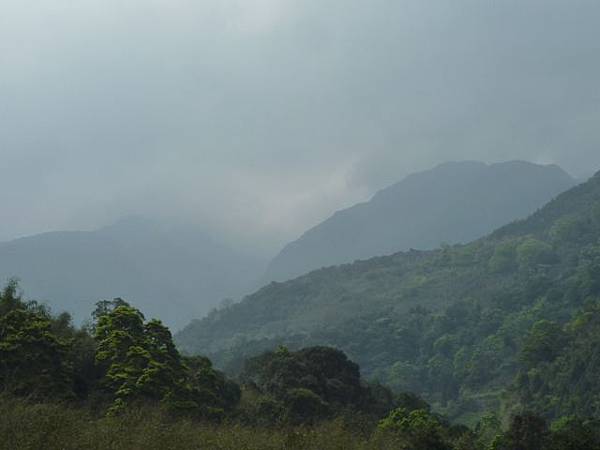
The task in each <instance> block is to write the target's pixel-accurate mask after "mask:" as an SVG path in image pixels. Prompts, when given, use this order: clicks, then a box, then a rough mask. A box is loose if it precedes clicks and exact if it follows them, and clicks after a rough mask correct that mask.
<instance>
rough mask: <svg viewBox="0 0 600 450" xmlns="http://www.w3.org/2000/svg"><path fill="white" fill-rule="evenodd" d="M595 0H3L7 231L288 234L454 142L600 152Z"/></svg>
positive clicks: (541, 153) (593, 160) (1, 152)
mask: <svg viewBox="0 0 600 450" xmlns="http://www.w3.org/2000/svg"><path fill="white" fill-rule="evenodd" d="M599 24H600V2H599V1H597V0H590V1H578V0H563V1H555V0H539V1H533V0H531V1H527V0H445V1H436V0H427V1H424V0H363V1H356V0H297V1H292V0H289V1H288V0H127V1H123V0H14V1H13V0H0V157H1V159H0V208H1V210H2V215H1V216H0V219H1V220H0V239H8V238H12V237H15V236H21V235H25V234H31V233H36V232H41V231H46V230H55V229H65V228H68V229H74V228H82V229H89V228H94V227H97V226H102V225H105V224H108V223H110V222H112V221H114V220H116V219H118V218H119V217H121V216H125V215H130V214H143V215H147V216H151V217H165V218H171V219H177V220H183V221H189V222H193V223H197V224H201V225H203V226H206V227H208V228H218V229H220V230H222V231H223V232H224V233H226V234H229V236H238V237H239V238H240V239H254V240H255V242H260V243H261V245H262V246H264V247H269V248H273V249H274V248H276V247H277V246H279V245H280V244H282V243H283V242H285V241H287V240H290V239H292V238H295V237H297V235H298V234H299V233H301V232H302V231H304V230H305V229H306V228H307V227H309V226H312V225H314V224H315V223H317V222H318V221H320V220H322V219H324V218H325V217H327V216H329V215H330V214H331V213H332V211H334V210H336V209H340V208H342V207H345V206H348V205H350V204H352V203H354V202H356V201H360V200H364V199H366V198H368V197H369V196H370V195H371V194H372V193H373V192H374V191H375V190H377V189H379V188H381V187H383V186H385V185H387V184H390V183H392V182H395V181H398V180H400V179H401V178H402V177H403V176H405V175H406V174H408V173H410V172H413V171H415V170H421V169H425V168H429V167H430V166H432V165H435V164H437V163H441V162H444V161H448V160H462V159H477V160H483V161H502V160H508V159H526V160H530V161H534V162H543V163H557V164H559V165H561V166H562V167H563V168H565V169H566V170H567V171H569V172H570V173H572V174H573V175H575V176H582V175H588V174H591V172H593V171H594V170H595V169H600V31H598V30H599V28H598V27H599Z"/></svg>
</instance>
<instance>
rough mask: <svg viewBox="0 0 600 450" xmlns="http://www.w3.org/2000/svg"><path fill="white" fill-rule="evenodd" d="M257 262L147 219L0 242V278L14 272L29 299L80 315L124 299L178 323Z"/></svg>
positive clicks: (242, 282) (233, 288) (255, 268)
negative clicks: (106, 301) (98, 304)
mask: <svg viewBox="0 0 600 450" xmlns="http://www.w3.org/2000/svg"><path fill="white" fill-rule="evenodd" d="M260 264H261V263H260V261H256V260H254V259H253V258H250V257H249V256H248V255H243V254H240V253H238V252H235V251H233V250H232V249H229V248H227V247H225V246H223V245H221V244H219V243H217V242H215V241H213V240H212V239H210V238H209V237H208V236H206V235H205V234H204V233H203V232H202V231H200V230H197V229H193V228H184V227H179V226H170V225H165V224H158V223H154V222H151V221H147V220H144V219H127V220H124V221H121V222H119V223H117V224H115V225H113V226H109V227H106V228H103V229H100V230H97V231H91V232H79V231H72V232H53V233H45V234H41V235H36V236H32V237H27V238H22V239H17V240H14V241H11V242H6V243H2V244H0V279H6V278H8V277H13V276H16V277H19V278H20V279H21V285H22V286H23V288H24V289H25V291H26V292H27V294H28V295H29V296H31V297H33V298H37V299H38V300H41V301H44V300H46V299H48V300H49V301H50V302H49V305H50V306H51V307H52V308H53V309H54V310H57V311H61V310H67V311H69V312H72V313H73V315H74V317H75V319H76V320H81V319H84V318H87V317H89V314H90V312H91V310H92V307H93V304H94V302H96V301H97V300H100V299H106V298H109V299H111V298H113V297H123V298H125V299H127V300H128V301H130V302H131V303H133V304H134V305H136V306H138V307H140V308H141V309H143V310H144V311H146V312H147V314H148V315H149V316H151V317H161V318H162V319H163V320H164V321H165V322H166V323H167V324H169V325H170V326H173V327H176V328H177V327H180V326H182V325H184V324H185V323H186V322H187V321H188V320H189V317H190V316H192V317H193V316H197V315H199V314H200V315H201V314H206V312H207V311H208V310H209V309H210V308H211V307H213V306H215V305H216V304H217V303H218V302H219V301H220V300H222V299H223V298H226V297H232V296H239V295H241V294H242V293H243V292H244V290H246V289H248V288H249V286H252V285H253V283H254V282H255V280H256V279H257V278H258V277H259V276H260V267H261V265H260Z"/></svg>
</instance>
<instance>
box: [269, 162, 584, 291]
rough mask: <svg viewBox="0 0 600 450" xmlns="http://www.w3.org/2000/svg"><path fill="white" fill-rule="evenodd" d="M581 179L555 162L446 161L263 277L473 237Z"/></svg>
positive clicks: (351, 212) (285, 253)
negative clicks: (489, 162) (573, 176)
mask: <svg viewBox="0 0 600 450" xmlns="http://www.w3.org/2000/svg"><path fill="white" fill-rule="evenodd" d="M574 184H575V180H574V179H573V178H571V176H569V175H568V174H567V173H566V172H565V171H563V170H562V169H560V168H559V167H557V166H555V165H544V166H542V165H537V164H533V163H528V162H523V161H511V162H505V163H498V164H491V165H487V164H484V163H481V162H474V161H466V162H451V163H445V164H442V165H440V166H437V167H435V168H434V169H431V170H428V171H425V172H420V173H416V174H413V175H409V176H408V177H406V178H405V179H404V180H402V181H400V182H399V183H397V184H394V185H392V186H390V187H388V188H386V189H383V190H381V191H380V192H378V193H377V194H375V196H374V197H373V198H372V199H371V200H370V201H368V202H366V203H361V204H358V205H355V206H353V207H351V208H348V209H345V210H342V211H338V212H336V213H335V214H334V215H333V216H332V217H331V218H329V219H327V220H326V221H324V222H322V223H321V224H319V225H317V226H315V227H314V228H312V229H310V230H308V231H307V232H306V233H304V235H303V236H302V237H300V238H299V239H298V240H296V241H294V242H292V243H290V244H288V245H287V246H286V247H285V248H284V249H283V250H282V251H281V253H280V254H279V255H278V256H277V257H275V259H273V261H272V262H271V264H270V265H269V267H268V269H267V272H266V275H265V277H264V278H263V282H264V283H268V282H270V281H284V280H286V279H291V278H294V277H296V276H299V275H302V274H304V273H307V272H309V271H311V270H314V269H318V268H321V267H326V266H332V265H336V264H342V263H347V262H352V261H354V260H357V259H366V258H370V257H373V256H379V255H386V254H391V253H394V252H397V251H402V250H408V249H409V248H415V249H419V250H426V249H432V248H435V247H437V246H439V245H440V244H441V243H449V244H452V243H461V242H469V241H471V240H473V239H476V238H479V237H481V236H484V235H485V234H486V233H489V232H490V231H492V230H493V229H495V228H497V227H499V226H501V225H503V224H505V223H508V222H511V221H513V220H515V219H519V218H523V217H526V216H527V215H529V214H531V213H532V212H534V211H535V210H536V209H537V208H539V207H541V206H542V205H544V204H545V203H546V202H548V201H549V200H551V199H552V198H553V197H555V196H556V195H557V194H559V193H561V192H563V191H565V190H566V189H568V188H570V187H572V186H573V185H574Z"/></svg>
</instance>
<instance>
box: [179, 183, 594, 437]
mask: <svg viewBox="0 0 600 450" xmlns="http://www.w3.org/2000/svg"><path fill="white" fill-rule="evenodd" d="M599 280H600V174H598V175H596V176H594V177H592V178H591V179H590V180H589V181H588V182H586V183H583V184H581V185H579V186H577V187H575V188H572V189H570V190H569V191H567V192H565V193H563V194H561V195H559V196H558V197H557V198H556V199H554V200H553V201H551V202H550V203H549V204H547V205H546V206H545V207H543V208H541V209H540V210H538V211H537V212H536V213H534V214H533V215H532V216H530V217H529V218H527V219H525V220H522V221H518V222H514V223H512V224H510V225H507V226H505V227H503V228H501V229H499V230H497V231H495V232H494V233H492V234H491V235H489V236H487V237H484V238H482V239H479V240H477V241H474V242H472V243H469V244H466V245H455V246H444V247H442V248H440V249H438V250H435V251H416V250H412V251H408V252H403V253H397V254H394V255H391V256H386V257H378V258H373V259H370V260H366V261H358V262H356V263H354V264H348V265H342V266H337V267H331V268H327V269H322V270H318V271H315V272H312V273H310V274H308V275H306V276H303V277H300V278H297V279H295V280H291V281H288V282H285V283H272V284H270V285H268V286H266V287H264V288H263V289H261V290H260V291H258V292H257V293H255V294H253V295H250V296H248V297H247V298H246V299H245V300H244V301H242V302H241V303H239V304H235V305H232V306H230V307H228V308H225V309H220V310H217V311H214V312H213V313H212V314H210V315H209V316H208V317H207V318H205V319H203V320H200V321H195V322H193V323H192V324H190V326H188V327H187V328H186V329H185V330H184V331H183V332H181V333H179V334H177V335H176V337H175V339H176V341H177V343H178V345H179V346H180V348H182V349H183V350H185V351H187V352H189V353H196V352H200V353H203V354H207V355H208V356H209V357H211V359H213V361H214V362H215V365H216V366H217V367H220V368H223V369H224V370H225V371H226V372H227V373H230V374H232V375H235V374H238V373H239V371H240V370H241V369H242V367H243V361H244V360H245V359H246V358H248V357H250V356H253V355H255V354H258V353H261V352H263V351H265V350H269V349H273V348H275V347H276V346H278V345H286V346H288V347H289V348H291V349H299V348H302V347H305V346H312V345H326V346H332V347H335V348H339V349H341V350H343V351H344V352H345V353H346V354H348V356H349V357H350V358H351V359H352V360H354V361H356V362H357V363H358V364H360V366H361V368H362V371H363V373H364V375H365V377H366V378H368V379H370V380H377V381H379V382H381V383H383V384H385V385H388V386H390V387H391V388H392V389H394V390H395V391H399V392H401V391H411V392H415V393H417V394H418V395H420V396H422V397H423V398H425V399H426V400H427V401H428V402H430V403H431V404H432V406H433V407H434V409H435V411H437V412H441V413H443V414H445V415H446V416H448V417H449V418H451V419H452V420H455V421H458V422H460V423H464V424H469V425H474V424H476V423H477V421H478V420H479V419H481V418H482V417H483V416H484V415H485V414H486V412H487V411H503V414H507V415H510V414H511V413H512V412H513V411H516V410H519V409H520V408H522V407H527V408H532V409H533V410H534V411H535V412H536V413H538V414H541V415H543V416H544V417H546V418H547V419H549V420H554V419H557V418H559V417H561V416H563V415H571V414H584V415H588V414H589V415H596V414H597V413H598V411H597V410H596V409H597V406H596V405H598V404H599V403H598V399H599V398H600V385H598V384H597V383H594V382H592V381H591V379H592V378H593V373H594V372H595V370H596V366H597V363H596V362H595V361H596V359H597V355H596V354H595V353H594V349H595V348H597V347H596V343H598V340H599V336H598V333H595V328H594V326H595V325H594V324H595V323H597V321H598V320H599V318H600V313H599V312H598V311H599V309H598V304H599V301H600V281H599ZM584 361H585V364H583V362H584ZM595 408H596V409H595Z"/></svg>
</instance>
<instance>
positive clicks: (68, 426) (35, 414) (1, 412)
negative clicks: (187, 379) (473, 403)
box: [0, 396, 394, 450]
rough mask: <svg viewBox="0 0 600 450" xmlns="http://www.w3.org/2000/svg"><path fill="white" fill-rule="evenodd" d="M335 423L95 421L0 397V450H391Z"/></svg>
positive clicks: (149, 417)
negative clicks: (253, 424) (275, 425)
mask: <svg viewBox="0 0 600 450" xmlns="http://www.w3.org/2000/svg"><path fill="white" fill-rule="evenodd" d="M392 448H394V446H393V443H392V442H386V440H385V439H382V437H375V438H371V439H369V438H368V437H364V436H361V435H359V434H355V433H353V432H352V431H351V430H348V428H347V427H345V426H344V425H343V424H342V423H341V422H340V421H332V422H327V423H324V424H321V425H318V426H315V427H310V428H306V427H284V428H268V427H250V426H244V425H240V424H237V423H223V424H210V423H204V422H197V421H191V420H187V419H172V418H170V417H168V416H166V415H165V414H164V413H162V412H161V411H160V410H159V409H156V408H149V407H148V408H142V409H137V410H133V411H130V412H128V413H127V414H125V415H122V416H119V417H97V416H94V415H93V414H92V413H91V412H90V411H88V410H87V409H85V408H77V407H73V406H70V405H67V404H40V403H32V402H29V401H26V400H22V399H15V398H11V397H8V396H0V450H21V449H23V450H86V449H93V450H95V449H97V450H138V449H139V450H179V449H181V450H184V449H185V450H191V449H194V450H195V449H210V450H212V449H215V450H220V449H223V450H225V449H235V450H270V449H290V450H291V449H308V450H311V449H314V450H363V449H364V450H366V449H392Z"/></svg>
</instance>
